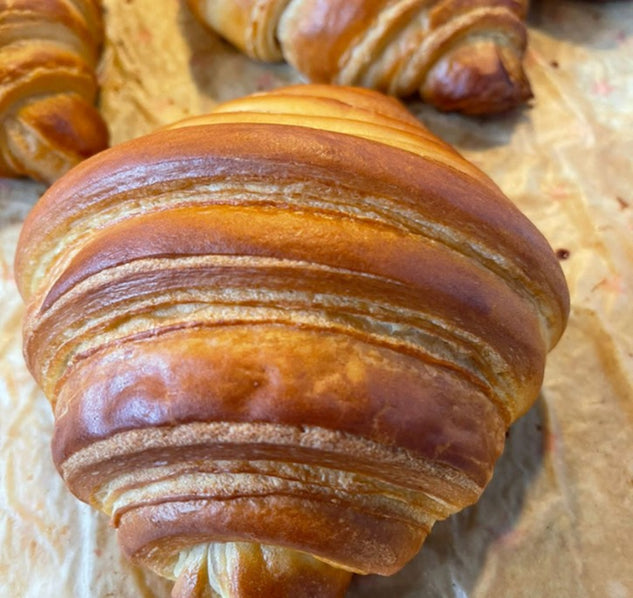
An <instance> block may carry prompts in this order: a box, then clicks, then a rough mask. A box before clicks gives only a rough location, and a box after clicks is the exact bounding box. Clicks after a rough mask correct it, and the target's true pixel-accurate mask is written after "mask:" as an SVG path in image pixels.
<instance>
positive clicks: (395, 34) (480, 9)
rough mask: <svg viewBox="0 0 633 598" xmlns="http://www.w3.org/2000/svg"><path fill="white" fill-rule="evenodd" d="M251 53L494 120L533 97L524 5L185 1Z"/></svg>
mask: <svg viewBox="0 0 633 598" xmlns="http://www.w3.org/2000/svg"><path fill="white" fill-rule="evenodd" d="M188 2H189V5H190V6H191V8H192V12H193V13H194V14H195V15H196V16H197V17H198V18H199V19H200V20H201V21H202V22H203V23H205V24H206V25H208V26H210V27H211V28H212V29H214V30H215V31H217V32H218V33H219V34H220V35H222V36H224V37H225V38H226V39H227V40H229V41H230V42H231V43H232V44H234V45H235V46H237V47H238V48H239V49H240V50H242V51H243V52H245V53H246V54H247V55H248V56H250V57H252V58H255V59H258V60H263V61H269V62H271V61H279V60H281V59H284V60H286V61H287V62H288V63H289V64H291V65H292V66H293V67H295V68H296V69H297V70H298V71H299V72H301V73H303V74H304V75H305V76H306V77H307V78H308V79H309V80H310V81H313V82H319V83H337V84H340V85H357V86H363V87H369V88H373V89H378V90H381V91H384V92H388V93H389V94H392V95H396V96H400V97H408V96H412V95H414V94H416V93H419V95H420V96H421V97H422V99H423V100H424V101H426V102H428V103H430V104H433V105H434V106H436V107H437V108H439V109H441V110H446V111H460V112H463V113H466V114H494V113H498V112H504V111H507V110H509V109H511V108H514V107H516V106H518V105H520V104H521V103H523V102H524V101H526V100H528V99H529V98H531V97H532V92H531V90H530V85H529V82H528V79H527V77H526V75H525V73H524V71H523V64H522V63H523V56H524V53H525V49H526V44H527V32H526V27H525V23H524V18H525V15H526V12H527V8H528V0H430V1H429V0H396V1H393V0H240V1H239V2H236V1H235V0H188Z"/></svg>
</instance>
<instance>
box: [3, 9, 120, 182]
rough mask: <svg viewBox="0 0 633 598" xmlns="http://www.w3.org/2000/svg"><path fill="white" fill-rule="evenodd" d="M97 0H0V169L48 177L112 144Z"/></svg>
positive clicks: (45, 179)
mask: <svg viewBox="0 0 633 598" xmlns="http://www.w3.org/2000/svg"><path fill="white" fill-rule="evenodd" d="M102 41H103V30H102V22H101V12H100V6H99V4H98V2H97V0H50V1H46V2H43V1H41V0H0V122H1V123H2V129H1V133H0V135H1V137H0V176H11V177H14V176H29V177H32V178H34V179H36V180H39V181H43V182H45V183H51V182H52V181H54V180H56V179H57V178H59V177H60V176H61V175H62V174H63V173H65V172H66V171H67V170H68V169H69V168H71V167H72V166H74V165H75V164H77V163H78V162H80V161H81V160H83V159H85V158H87V157H88V156H91V155H93V154H95V153H97V152H98V151H101V150H102V149H105V148H106V147H107V145H108V131H107V127H106V125H105V123H104V121H103V119H102V118H101V116H100V114H99V112H98V111H97V110H96V108H95V107H94V105H93V103H94V101H95V98H96V95H97V91H98V84H97V79H96V75H95V67H96V64H97V62H98V58H99V52H100V46H101V43H102Z"/></svg>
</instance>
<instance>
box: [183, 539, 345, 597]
mask: <svg viewBox="0 0 633 598" xmlns="http://www.w3.org/2000/svg"><path fill="white" fill-rule="evenodd" d="M175 573H176V576H177V579H176V583H175V585H174V588H173V590H172V598H216V597H219V598H261V597H262V596H266V597H267V598H317V597H318V598H343V596H344V595H345V593H346V591H347V588H348V586H349V584H350V581H351V578H352V573H350V572H349V571H345V570H343V569H338V568H336V567H334V566H332V565H329V564H327V563H324V562H322V561H319V560H318V559H316V558H314V557H312V556H310V555H309V554H305V553H301V552H298V551H296V550H290V549H285V548H280V547H276V546H267V545H261V544H255V543H249V542H221V543H220V542H218V543H211V544H204V545H198V546H195V547H193V548H192V549H190V550H189V551H188V552H186V553H183V554H181V557H180V559H179V562H178V565H177V566H176V570H175Z"/></svg>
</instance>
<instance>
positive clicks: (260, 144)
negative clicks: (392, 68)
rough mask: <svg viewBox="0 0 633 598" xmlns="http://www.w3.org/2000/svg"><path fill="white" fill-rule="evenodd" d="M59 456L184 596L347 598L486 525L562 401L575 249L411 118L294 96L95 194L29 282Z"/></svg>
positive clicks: (127, 156) (100, 163)
mask: <svg viewBox="0 0 633 598" xmlns="http://www.w3.org/2000/svg"><path fill="white" fill-rule="evenodd" d="M16 273H17V282H18V285H19V288H20V291H21V293H22V295H23V297H24V299H25V301H26V303H27V311H26V316H25V326H24V351H25V357H26V360H27V363H28V366H29V368H30V370H31V371H32V373H33V374H34V376H35V377H36V379H37V381H38V382H39V384H40V385H41V387H42V388H43V389H44V391H45V393H46V395H47V396H48V397H49V399H50V401H51V404H52V406H53V409H54V414H55V433H54V439H53V454H54V460H55V463H56V465H57V467H58V469H59V471H60V473H61V475H62V476H63V478H64V479H65V481H66V483H67V484H68V486H69V487H70V489H71V490H72V492H73V493H74V494H76V495H77V496H78V497H79V498H80V499H81V500H83V501H86V502H88V503H90V504H91V505H93V506H94V507H96V508H98V509H100V510H102V511H104V512H105V513H107V514H108V515H109V516H110V517H111V518H112V522H113V524H114V526H115V527H116V528H117V530H118V537H119V540H120V544H121V546H122V548H123V550H124V552H125V553H126V554H127V555H128V556H129V557H131V558H132V559H134V560H135V561H137V562H140V563H143V564H145V565H146V566H148V567H150V568H151V569H153V570H155V571H157V572H158V573H160V574H161V575H164V576H167V577H169V578H172V579H175V580H176V583H175V586H174V594H173V595H174V596H178V597H185V596H187V597H190V596H204V595H211V593H210V592H211V590H213V592H215V593H217V594H219V595H220V596H225V597H226V596H231V597H238V596H239V597H247V596H253V597H254V596H267V597H268V596H271V597H274V596H286V597H290V596H292V597H294V598H296V597H301V596H312V597H328V596H342V595H343V594H344V592H345V589H346V586H347V585H348V583H349V580H350V576H351V574H352V573H361V574H367V573H378V574H383V575H388V574H391V573H394V572H395V571H398V570H399V569H400V568H401V567H402V566H403V565H404V564H405V563H406V562H407V561H409V560H410V559H411V558H412V557H413V556H414V555H415V554H416V552H417V551H418V550H419V548H420V546H421V544H422V542H423V541H424V539H425V537H426V536H427V534H428V533H429V530H430V529H431V526H432V525H433V523H434V521H436V520H438V519H442V518H445V517H447V516H448V515H450V514H451V513H454V512H456V511H458V510H459V509H461V508H463V507H465V506H466V505H469V504H471V503H473V502H475V501H476V500H477V499H478V497H479V496H480V494H481V492H482V490H483V488H484V487H485V486H486V484H487V482H488V481H489V479H490V477H491V475H492V471H493V466H494V463H495V461H496V459H497V457H498V456H499V454H500V453H501V451H502V448H503V444H504V435H505V432H506V430H507V428H508V426H509V425H510V424H511V423H512V422H513V421H514V420H515V419H516V418H517V417H519V416H520V415H521V414H523V413H524V412H525V411H526V410H527V409H528V408H529V407H530V405H531V404H532V402H533V401H534V399H535V397H536V396H537V393H538V391H539V388H540V385H541V382H542V375H543V370H544V362H545V355H546V352H547V351H548V350H549V349H550V348H551V347H552V346H553V345H554V344H555V343H556V341H557V340H558V338H559V336H560V335H561V333H562V331H563V328H564V326H565V323H566V318H567V313H568V294H567V287H566V284H565V280H564V278H563V275H562V272H561V270H560V267H559V265H558V262H557V260H556V257H555V256H554V254H553V253H552V250H551V248H550V247H549V245H548V244H547V242H546V241H545V239H544V238H543V236H542V235H541V234H540V233H539V232H538V231H537V230H536V228H535V227H534V226H533V225H532V224H531V223H530V222H529V221H528V220H527V219H526V218H525V217H524V216H523V215H522V214H521V213H520V212H519V211H518V209H517V208H516V207H515V206H514V205H513V204H512V203H511V202H510V201H509V200H508V199H507V198H506V197H505V196H504V195H503V194H502V193H501V191H500V190H499V189H498V187H496V186H495V185H494V184H493V183H492V182H491V180H490V179H489V178H487V177H486V176H485V175H484V174H482V173H481V172H480V171H479V170H478V169H477V168H475V167H474V166H473V165H471V164H470V163H469V162H467V161H466V160H465V159H463V158H462V157H461V156H460V155H459V154H457V153H456V152H455V151H454V150H453V149H451V148H450V147H449V146H448V145H446V144H445V143H443V142H441V141H440V140H438V139H437V138H435V137H434V136H433V135H431V134H430V133H429V132H428V131H427V130H426V129H425V128H424V127H423V126H422V125H421V124H420V123H419V122H418V121H417V120H416V119H415V118H414V117H413V116H411V115H410V114H409V113H408V112H407V111H406V110H405V108H404V107H403V106H402V105H401V104H399V103H398V102H397V100H395V99H392V98H388V97H387V96H383V95H381V94H379V93H377V92H374V91H369V90H363V89H360V88H345V87H336V86H327V85H323V86H320V85H314V86H313V85H306V86H294V87H290V88H285V89H278V90H276V91H273V92H269V93H267V94H259V95H254V96H250V97H246V98H242V99H239V100H234V101H232V102H228V103H226V104H223V105H220V106H219V107H218V108H217V109H216V110H215V111H214V112H213V113H211V114H209V115H206V116H200V117H195V118H191V119H189V120H187V121H184V122H181V123H179V124H177V125H175V126H173V127H169V128H165V129H163V130H160V131H157V132H155V133H152V134H150V135H148V136H146V137H142V138H139V139H136V140H133V141H130V142H126V143H123V144H121V145H118V146H117V147H115V148H112V149H109V150H106V151H105V152H102V153H100V154H99V155H97V156H95V157H93V158H90V159H89V160H86V161H85V162H84V163H82V164H80V165H79V166H77V167H75V168H74V169H73V170H72V171H71V172H69V173H68V174H67V175H66V176H64V177H63V178H62V179H60V180H59V181H58V182H57V183H56V184H55V185H53V186H52V187H51V188H50V189H49V190H48V191H47V193H46V194H45V195H44V196H43V197H42V199H41V200H40V201H39V202H38V203H37V204H36V206H35V207H34V208H33V210H32V211H31V213H30V214H29V217H28V218H27V220H26V222H25V224H24V228H23V230H22V233H21V237H20V241H19V245H18V250H17V256H16Z"/></svg>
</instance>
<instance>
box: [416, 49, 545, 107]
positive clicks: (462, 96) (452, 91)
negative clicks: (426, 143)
mask: <svg viewBox="0 0 633 598" xmlns="http://www.w3.org/2000/svg"><path fill="white" fill-rule="evenodd" d="M420 94H421V95H422V97H423V99H425V101H427V102H429V103H431V104H434V105H435V106H436V107H437V108H438V109H440V110H442V111H445V112H462V113H464V114H468V115H473V116H480V115H493V114H500V113H504V112H508V111H509V110H512V109H514V108H516V107H518V106H520V105H521V104H523V103H525V102H527V101H528V100H530V99H531V98H532V97H533V94H532V89H531V86H530V82H529V80H528V78H527V76H526V74H525V72H524V70H523V67H522V66H521V60H520V57H519V56H516V55H515V54H512V53H508V52H504V50H503V48H500V47H499V46H497V45H496V44H494V43H493V42H490V41H486V42H482V43H480V44H479V45H478V46H477V48H475V49H473V48H471V47H460V48H458V49H457V50H456V51H455V52H453V53H451V54H449V55H447V57H446V58H445V59H444V60H441V61H439V62H438V63H437V64H436V65H435V66H434V67H433V69H431V71H430V72H429V74H428V77H427V79H426V82H425V84H424V86H423V87H422V89H421V90H420Z"/></svg>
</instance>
